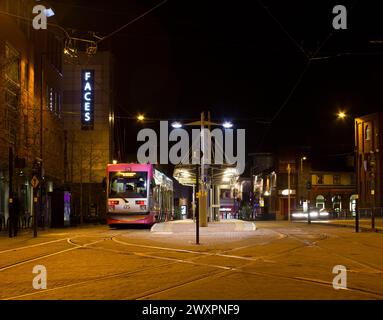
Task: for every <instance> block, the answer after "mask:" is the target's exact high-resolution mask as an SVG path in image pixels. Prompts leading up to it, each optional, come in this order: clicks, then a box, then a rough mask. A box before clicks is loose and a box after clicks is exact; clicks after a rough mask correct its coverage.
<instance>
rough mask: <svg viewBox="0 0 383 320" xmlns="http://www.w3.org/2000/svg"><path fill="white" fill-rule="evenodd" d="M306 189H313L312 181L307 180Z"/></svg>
mask: <svg viewBox="0 0 383 320" xmlns="http://www.w3.org/2000/svg"><path fill="white" fill-rule="evenodd" d="M306 189H307V190H311V181H307V183H306Z"/></svg>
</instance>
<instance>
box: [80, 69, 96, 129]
mask: <svg viewBox="0 0 383 320" xmlns="http://www.w3.org/2000/svg"><path fill="white" fill-rule="evenodd" d="M81 85H82V88H81V97H82V98H81V126H82V129H84V130H89V129H93V124H94V70H83V71H82V82H81Z"/></svg>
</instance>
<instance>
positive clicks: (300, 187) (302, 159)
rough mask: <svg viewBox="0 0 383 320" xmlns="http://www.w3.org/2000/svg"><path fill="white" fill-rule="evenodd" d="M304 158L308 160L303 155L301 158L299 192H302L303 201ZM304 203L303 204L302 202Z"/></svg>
mask: <svg viewBox="0 0 383 320" xmlns="http://www.w3.org/2000/svg"><path fill="white" fill-rule="evenodd" d="M304 160H307V157H305V156H303V157H301V158H300V164H301V166H300V171H299V193H300V197H301V198H302V201H303V190H304V188H303V161H304ZM302 205H303V204H302Z"/></svg>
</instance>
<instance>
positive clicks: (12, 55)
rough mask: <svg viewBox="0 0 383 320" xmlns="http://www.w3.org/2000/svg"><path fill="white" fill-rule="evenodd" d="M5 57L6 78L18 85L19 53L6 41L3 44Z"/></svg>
mask: <svg viewBox="0 0 383 320" xmlns="http://www.w3.org/2000/svg"><path fill="white" fill-rule="evenodd" d="M5 59H6V62H5V63H6V68H5V75H6V77H7V79H8V80H11V81H12V82H14V83H15V84H17V85H18V86H20V54H19V53H18V52H17V51H16V50H15V49H13V48H12V47H11V46H10V45H9V44H8V43H7V44H6V45H5Z"/></svg>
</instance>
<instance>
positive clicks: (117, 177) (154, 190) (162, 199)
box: [106, 163, 174, 227]
mask: <svg viewBox="0 0 383 320" xmlns="http://www.w3.org/2000/svg"><path fill="white" fill-rule="evenodd" d="M106 177H107V178H106V181H107V224H108V225H109V226H110V227H117V226H119V225H124V224H142V225H152V224H154V223H155V222H160V221H167V220H170V219H172V217H173V213H174V208H173V181H172V180H171V179H170V178H168V177H167V176H166V175H165V174H163V173H162V172H160V171H159V170H157V169H155V168H154V166H153V165H151V164H138V163H119V164H108V165H107V168H106Z"/></svg>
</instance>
